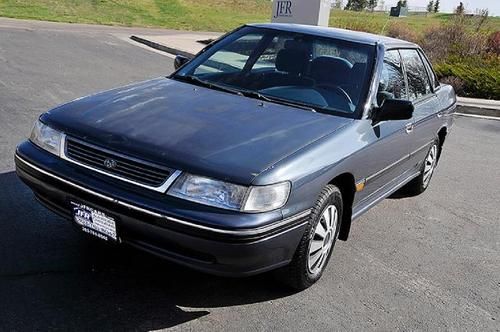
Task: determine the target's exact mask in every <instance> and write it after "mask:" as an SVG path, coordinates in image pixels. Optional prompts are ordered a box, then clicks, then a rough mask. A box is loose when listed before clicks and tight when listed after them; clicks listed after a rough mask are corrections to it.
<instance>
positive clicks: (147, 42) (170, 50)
mask: <svg viewBox="0 0 500 332" xmlns="http://www.w3.org/2000/svg"><path fill="white" fill-rule="evenodd" d="M130 39H132V40H133V41H135V42H138V43H141V44H144V45H146V46H149V47H151V48H154V49H156V50H159V51H163V52H166V53H169V54H172V55H183V56H185V57H188V58H192V57H194V53H190V52H186V51H181V50H178V49H175V48H173V47H168V46H165V45H163V44H158V43H155V42H153V41H150V40H147V39H144V38H141V37H137V36H134V35H132V36H130Z"/></svg>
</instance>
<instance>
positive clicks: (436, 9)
mask: <svg viewBox="0 0 500 332" xmlns="http://www.w3.org/2000/svg"><path fill="white" fill-rule="evenodd" d="M438 12H439V0H436V2H435V3H434V13H438Z"/></svg>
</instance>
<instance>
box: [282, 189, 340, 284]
mask: <svg viewBox="0 0 500 332" xmlns="http://www.w3.org/2000/svg"><path fill="white" fill-rule="evenodd" d="M342 212H343V205H342V193H341V192H340V190H339V189H338V188H337V187H336V186H334V185H327V186H326V187H325V188H323V190H322V191H321V194H320V195H319V197H318V200H317V201H316V203H315V205H314V208H313V209H312V212H311V216H310V219H309V223H308V224H307V228H306V230H305V232H304V235H303V236H302V239H301V241H300V243H299V246H298V248H297V250H296V252H295V254H294V257H293V259H292V261H291V262H290V264H289V265H288V266H285V267H284V268H282V269H280V270H278V271H277V272H278V277H279V278H280V279H281V280H282V281H283V282H285V283H286V284H287V285H289V286H290V287H292V288H293V289H295V290H303V289H306V288H308V287H310V286H312V285H313V284H314V283H315V282H316V281H318V280H319V279H320V278H321V275H322V274H323V272H324V270H325V268H326V266H327V264H328V261H329V260H330V256H331V254H332V252H333V248H334V246H335V242H336V240H337V236H338V234H339V230H340V223H341V220H342ZM328 216H332V218H328V219H327V217H328ZM335 216H336V218H335ZM322 236H323V238H321V237H322Z"/></svg>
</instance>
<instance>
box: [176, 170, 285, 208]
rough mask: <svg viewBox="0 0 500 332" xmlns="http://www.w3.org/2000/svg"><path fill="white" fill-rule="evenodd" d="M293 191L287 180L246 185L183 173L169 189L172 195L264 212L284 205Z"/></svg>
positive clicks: (221, 205)
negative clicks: (252, 185)
mask: <svg viewBox="0 0 500 332" xmlns="http://www.w3.org/2000/svg"><path fill="white" fill-rule="evenodd" d="M289 193H290V184H289V183H288V182H284V183H280V184H277V185H271V186H259V187H246V186H241V185H237V184H232V183H228V182H224V181H219V180H215V179H210V178H206V177H202V176H196V175H192V174H187V173H184V174H183V175H181V176H180V177H179V178H178V179H177V180H176V181H175V183H174V184H173V185H172V187H170V189H169V190H168V194H169V195H171V196H175V197H179V198H182V199H185V200H188V201H192V202H197V203H200V204H205V205H210V206H214V207H218V208H223V209H229V210H236V211H244V212H265V211H270V210H274V209H278V208H280V207H282V206H283V205H284V204H285V203H286V201H287V199H288V195H289Z"/></svg>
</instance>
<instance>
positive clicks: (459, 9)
mask: <svg viewBox="0 0 500 332" xmlns="http://www.w3.org/2000/svg"><path fill="white" fill-rule="evenodd" d="M464 11H465V8H464V3H463V2H462V1H460V4H459V5H458V6H457V8H455V14H457V15H463V14H464Z"/></svg>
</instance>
